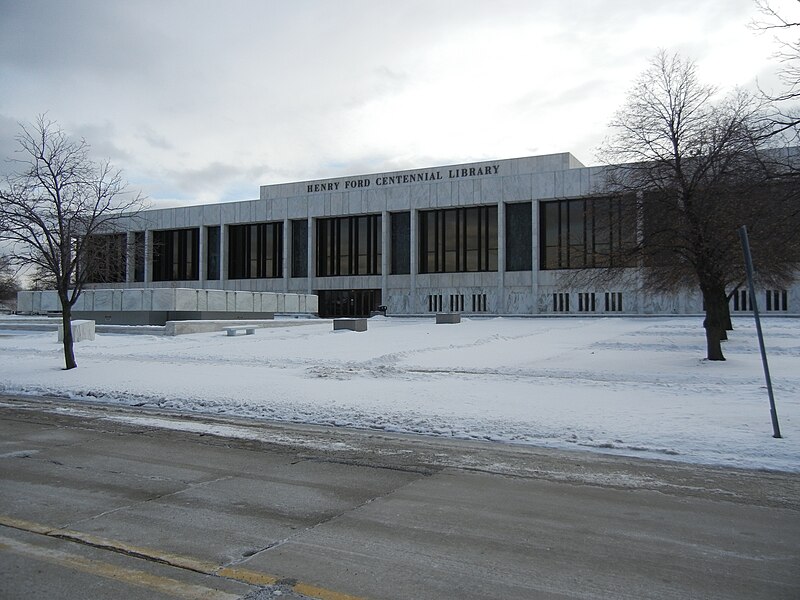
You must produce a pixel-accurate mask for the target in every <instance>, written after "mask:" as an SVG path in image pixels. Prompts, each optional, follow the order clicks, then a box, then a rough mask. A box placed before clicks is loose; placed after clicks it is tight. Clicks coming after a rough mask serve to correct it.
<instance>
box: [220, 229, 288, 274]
mask: <svg viewBox="0 0 800 600" xmlns="http://www.w3.org/2000/svg"><path fill="white" fill-rule="evenodd" d="M280 277H283V223H281V222H278V223H250V224H247V225H229V226H228V278H229V279H275V278H280Z"/></svg>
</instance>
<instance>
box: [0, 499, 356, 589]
mask: <svg viewBox="0 0 800 600" xmlns="http://www.w3.org/2000/svg"><path fill="white" fill-rule="evenodd" d="M334 518H335V517H334ZM0 526H4V527H8V528H11V529H17V530H20V531H25V532H27V533H34V534H37V535H42V536H45V537H49V538H54V539H60V540H64V541H67V542H72V543H77V544H82V545H84V546H89V547H92V548H97V549H99V550H107V551H110V552H115V553H117V554H122V555H124V556H130V557H132V558H138V559H142V560H146V561H149V562H154V563H159V564H163V565H167V566H169V567H174V568H177V569H183V570H186V571H192V572H195V573H199V574H201V575H209V576H212V577H220V578H224V579H229V580H232V581H238V582H240V583H245V584H248V585H254V586H261V587H263V586H270V585H285V586H287V587H290V588H291V589H292V591H294V592H296V593H298V594H301V595H304V596H307V597H309V598H315V599H317V600H366V599H364V598H362V597H360V596H352V595H349V594H343V593H341V592H336V591H334V590H329V589H327V588H322V587H319V586H316V585H313V584H309V583H305V582H302V581H297V580H296V579H285V578H280V577H277V576H275V575H270V574H267V573H261V572H258V571H252V570H250V569H244V568H238V567H231V566H221V565H218V564H217V563H213V562H211V561H205V560H202V559H196V558H193V557H190V556H183V555H179V554H174V553H171V552H161V551H159V550H154V549H151V548H142V547H137V546H131V545H128V544H125V543H123V542H121V541H118V540H111V539H107V538H102V537H98V536H95V535H91V534H88V533H83V532H80V531H73V530H64V529H59V528H53V527H48V526H47V525H43V524H41V523H34V522H32V521H26V520H24V519H16V518H14V517H9V516H6V515H0ZM284 541H286V540H282V541H281V542H278V543H277V544H273V545H272V546H270V547H274V546H275V545H280V544H281V543H283V542H284ZM0 547H6V548H9V546H8V545H7V544H0ZM51 553H53V552H52V551H51ZM58 554H64V553H58ZM64 556H65V557H66V558H63V559H59V560H60V562H63V563H64V564H68V565H70V566H74V567H76V568H79V569H81V570H84V571H88V570H89V566H88V565H90V564H91V561H84V560H83V559H79V558H77V557H72V556H71V555H66V554H64ZM84 563H86V564H85V565H84ZM91 570H92V572H96V573H97V574H99V575H101V576H104V577H110V578H120V576H118V575H116V574H114V575H113V577H112V574H110V573H111V571H109V572H108V573H105V572H104V569H102V568H100V567H92V569H91ZM128 571H130V573H128ZM117 572H119V573H122V574H123V577H121V578H124V579H129V580H131V581H133V580H135V579H139V580H141V579H142V578H143V577H146V578H147V579H148V580H149V579H152V580H153V582H154V583H153V585H156V584H158V585H161V584H160V582H158V581H156V580H157V579H163V578H155V577H153V576H147V575H146V574H140V573H138V572H136V573H135V576H134V572H133V571H132V570H126V569H119V568H115V569H114V573H117ZM186 597H193V596H186ZM224 597H226V598H227V597H230V596H227V595H225V596H224Z"/></svg>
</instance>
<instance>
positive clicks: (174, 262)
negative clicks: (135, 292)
mask: <svg viewBox="0 0 800 600" xmlns="http://www.w3.org/2000/svg"><path fill="white" fill-rule="evenodd" d="M199 232H200V230H199V229H197V228H193V229H169V230H166V231H154V232H153V281H195V280H197V279H198V266H197V262H198V261H197V257H198V255H199V253H200V235H199Z"/></svg>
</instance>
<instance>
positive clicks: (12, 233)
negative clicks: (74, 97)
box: [0, 116, 143, 369]
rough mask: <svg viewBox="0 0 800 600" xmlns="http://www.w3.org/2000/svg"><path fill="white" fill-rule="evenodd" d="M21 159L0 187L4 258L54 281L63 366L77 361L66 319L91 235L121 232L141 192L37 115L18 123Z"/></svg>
mask: <svg viewBox="0 0 800 600" xmlns="http://www.w3.org/2000/svg"><path fill="white" fill-rule="evenodd" d="M20 127H21V132H20V134H19V135H18V136H17V142H18V143H19V152H20V154H21V155H22V157H23V158H20V159H13V162H14V163H16V165H17V167H18V168H17V170H16V171H15V172H14V173H12V174H11V175H9V176H8V177H7V178H6V181H5V184H4V185H3V187H2V188H1V189H0V201H1V202H2V203H1V204H0V236H1V237H2V238H3V239H5V240H6V241H8V242H9V243H10V247H11V252H10V254H9V256H10V257H11V259H12V260H13V261H14V262H15V263H17V264H25V265H28V266H29V267H32V268H33V269H34V271H38V272H39V273H40V274H42V275H44V276H45V278H46V279H50V280H51V281H52V282H53V283H54V284H55V289H56V291H57V293H58V298H59V301H60V304H61V315H62V323H63V326H64V362H65V368H66V369H72V368H75V367H76V366H77V363H76V362H75V354H74V350H73V340H72V330H71V328H70V320H71V314H72V307H73V305H74V304H75V302H76V301H77V299H78V297H79V296H80V294H81V292H82V291H83V288H84V284H85V283H86V281H87V277H88V276H89V274H90V272H91V269H90V268H88V265H89V261H90V258H91V253H92V252H94V248H95V247H96V244H93V239H94V236H96V235H99V234H109V233H113V232H115V231H118V230H119V229H120V227H119V225H120V224H121V220H122V219H125V218H128V217H130V216H132V215H133V214H136V213H137V212H138V211H140V210H141V209H142V208H143V199H142V196H141V195H140V194H138V193H132V192H130V191H128V189H127V185H126V183H125V182H124V180H123V178H122V174H121V172H120V171H118V170H116V169H114V168H113V167H112V166H111V165H110V163H108V162H95V161H93V160H91V158H90V156H89V146H88V144H87V143H86V141H85V140H79V141H75V140H72V139H70V138H69V137H68V136H67V134H66V133H65V132H64V131H63V130H62V129H61V128H60V127H59V126H58V125H57V124H56V123H54V122H52V121H50V120H47V119H46V118H45V117H44V116H40V117H39V118H38V119H37V121H36V122H35V123H34V124H31V125H21V126H20Z"/></svg>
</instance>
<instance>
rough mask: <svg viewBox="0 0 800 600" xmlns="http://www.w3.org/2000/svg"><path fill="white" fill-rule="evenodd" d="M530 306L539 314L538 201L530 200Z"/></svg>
mask: <svg viewBox="0 0 800 600" xmlns="http://www.w3.org/2000/svg"><path fill="white" fill-rule="evenodd" d="M531 295H532V299H531V305H532V307H533V311H532V312H534V313H538V312H539V201H538V200H531Z"/></svg>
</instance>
